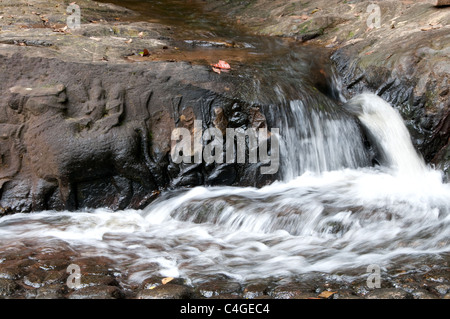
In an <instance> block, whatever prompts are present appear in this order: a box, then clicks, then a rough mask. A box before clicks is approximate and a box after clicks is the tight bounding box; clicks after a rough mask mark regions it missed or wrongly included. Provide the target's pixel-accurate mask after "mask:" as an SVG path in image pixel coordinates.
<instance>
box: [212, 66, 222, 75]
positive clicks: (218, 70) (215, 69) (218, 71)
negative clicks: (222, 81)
mask: <svg viewBox="0 0 450 319" xmlns="http://www.w3.org/2000/svg"><path fill="white" fill-rule="evenodd" d="M212 70H213V71H214V72H216V73H218V74H220V73H221V72H220V69H219V68H215V67H213V68H212Z"/></svg>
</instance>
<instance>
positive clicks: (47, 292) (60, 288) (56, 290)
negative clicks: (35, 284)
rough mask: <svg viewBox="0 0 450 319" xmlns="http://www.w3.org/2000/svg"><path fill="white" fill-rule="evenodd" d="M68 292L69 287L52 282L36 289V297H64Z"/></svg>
mask: <svg viewBox="0 0 450 319" xmlns="http://www.w3.org/2000/svg"><path fill="white" fill-rule="evenodd" d="M66 293H67V287H66V286H64V285H60V284H51V285H47V286H44V287H41V288H38V289H37V291H36V297H35V298H36V299H63V298H64V295H65V294H66Z"/></svg>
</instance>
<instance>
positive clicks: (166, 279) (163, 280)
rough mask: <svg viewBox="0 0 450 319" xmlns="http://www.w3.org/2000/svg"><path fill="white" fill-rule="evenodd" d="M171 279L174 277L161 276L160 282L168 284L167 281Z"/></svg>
mask: <svg viewBox="0 0 450 319" xmlns="http://www.w3.org/2000/svg"><path fill="white" fill-rule="evenodd" d="M173 279H174V278H173V277H167V278H163V279H162V280H161V282H162V284H163V285H165V284H168V283H169V282H171V281H172V280H173Z"/></svg>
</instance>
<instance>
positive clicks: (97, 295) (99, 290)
mask: <svg viewBox="0 0 450 319" xmlns="http://www.w3.org/2000/svg"><path fill="white" fill-rule="evenodd" d="M123 296H124V294H123V292H122V291H121V290H120V289H119V288H118V287H115V286H93V287H85V288H81V289H78V290H75V291H74V292H71V293H70V294H69V295H68V296H67V298H68V299H119V298H123Z"/></svg>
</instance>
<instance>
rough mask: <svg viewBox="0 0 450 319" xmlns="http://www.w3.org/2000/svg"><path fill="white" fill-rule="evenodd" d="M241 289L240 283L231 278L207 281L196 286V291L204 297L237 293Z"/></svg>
mask: <svg viewBox="0 0 450 319" xmlns="http://www.w3.org/2000/svg"><path fill="white" fill-rule="evenodd" d="M241 290H242V287H241V285H240V284H239V283H237V282H233V281H231V280H214V281H208V282H204V283H202V284H200V285H199V286H198V287H197V292H198V293H199V294H200V295H201V296H203V297H205V298H212V297H217V296H219V295H225V294H233V295H239V294H240V293H241Z"/></svg>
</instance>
